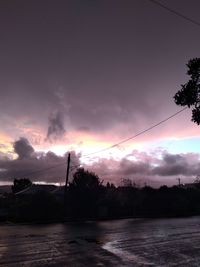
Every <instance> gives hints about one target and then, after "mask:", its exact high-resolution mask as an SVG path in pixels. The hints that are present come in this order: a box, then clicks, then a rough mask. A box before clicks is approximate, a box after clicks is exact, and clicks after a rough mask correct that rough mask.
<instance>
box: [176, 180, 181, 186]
mask: <svg viewBox="0 0 200 267" xmlns="http://www.w3.org/2000/svg"><path fill="white" fill-rule="evenodd" d="M177 180H178V186H181V178H177Z"/></svg>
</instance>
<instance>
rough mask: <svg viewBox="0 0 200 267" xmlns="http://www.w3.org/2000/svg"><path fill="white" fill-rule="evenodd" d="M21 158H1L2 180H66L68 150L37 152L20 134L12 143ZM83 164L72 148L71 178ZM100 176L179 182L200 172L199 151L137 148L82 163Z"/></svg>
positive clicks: (138, 181) (117, 180)
mask: <svg viewBox="0 0 200 267" xmlns="http://www.w3.org/2000/svg"><path fill="white" fill-rule="evenodd" d="M13 147H14V149H15V152H16V153H17V154H18V159H16V160H11V159H8V158H3V157H2V158H1V159H0V170H1V171H0V179H1V181H11V180H13V179H14V178H30V179H31V180H32V181H45V182H48V183H50V182H61V183H63V182H65V175H66V165H67V153H66V154H65V155H64V156H58V155H56V154H55V153H53V152H51V151H49V152H47V153H44V152H36V151H34V148H33V147H32V146H31V145H30V143H29V142H28V140H27V139H25V138H22V137H21V138H20V139H19V140H18V141H16V142H15V143H14V144H13ZM79 165H80V155H79V154H76V153H75V152H74V151H72V152H71V169H70V170H71V179H72V174H73V172H74V171H75V170H76V169H77V167H78V166H79ZM82 165H83V167H85V168H86V169H89V170H91V171H93V172H95V173H97V175H99V176H100V178H101V179H103V180H104V181H105V182H106V181H112V182H114V183H116V184H119V182H120V181H121V179H122V178H130V179H132V180H134V181H136V182H137V183H140V184H142V183H144V182H149V183H150V184H153V183H154V182H156V183H159V184H169V182H170V181H171V183H176V179H175V178H177V177H180V176H181V177H182V178H183V180H184V181H185V182H188V181H191V179H192V178H194V177H195V176H197V175H199V173H200V154H197V153H185V154H170V153H168V152H167V151H166V150H163V151H162V150H160V149H159V150H158V149H156V150H155V151H152V152H151V153H147V152H140V151H138V150H134V151H133V152H132V153H130V154H128V155H127V156H126V157H124V158H122V159H121V160H116V159H114V158H109V159H105V158H99V159H98V160H97V161H95V162H94V161H93V163H90V164H84V163H83V164H82Z"/></svg>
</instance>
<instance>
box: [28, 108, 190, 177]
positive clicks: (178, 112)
mask: <svg viewBox="0 0 200 267" xmlns="http://www.w3.org/2000/svg"><path fill="white" fill-rule="evenodd" d="M186 109H187V107H185V108H183V109H181V110H179V111H177V112H175V113H173V114H172V115H170V116H168V117H167V118H165V119H163V120H161V121H160V122H158V123H155V124H154V125H152V126H150V127H148V128H146V129H145V130H142V131H140V132H138V133H137V134H135V135H133V136H130V137H128V138H125V139H123V140H121V141H119V142H118V143H115V144H113V145H111V146H108V147H106V148H103V149H101V150H97V151H94V152H91V153H88V154H85V155H82V156H81V158H88V157H90V156H91V155H94V154H98V153H101V152H104V151H107V150H110V149H112V148H114V147H118V146H120V145H122V144H124V143H126V142H128V141H130V140H132V139H135V138H136V137H138V136H140V135H142V134H144V133H146V132H148V131H150V130H152V129H154V128H155V127H157V126H159V125H161V124H163V123H165V122H166V121H168V120H170V119H172V118H173V117H175V116H177V115H178V114H180V113H181V112H183V111H184V110H186ZM65 164H66V161H65V162H62V163H59V164H56V165H54V166H50V167H48V168H44V169H41V170H37V171H33V172H29V173H27V174H24V176H31V175H33V174H37V173H42V172H46V171H48V170H52V169H55V168H57V167H60V166H62V165H65ZM78 167H80V164H75V165H71V166H70V171H72V170H74V169H75V168H78Z"/></svg>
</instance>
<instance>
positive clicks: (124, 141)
mask: <svg viewBox="0 0 200 267" xmlns="http://www.w3.org/2000/svg"><path fill="white" fill-rule="evenodd" d="M186 109H187V107H185V108H183V109H181V110H179V111H177V112H175V113H174V114H172V115H170V116H169V117H167V118H165V119H163V120H161V121H160V122H158V123H156V124H154V125H152V126H150V127H148V128H147V129H145V130H142V131H141V132H138V133H137V134H135V135H133V136H130V137H128V138H125V139H123V140H121V141H120V142H118V143H115V144H113V145H111V146H108V147H106V148H103V149H101V150H98V151H95V152H91V153H89V154H85V155H83V156H82V157H81V158H87V157H89V156H91V155H94V154H97V153H101V152H104V151H107V150H109V149H112V148H114V147H117V146H120V145H121V144H123V143H126V142H128V141H130V140H132V139H134V138H136V137H138V136H140V135H142V134H144V133H146V132H148V131H150V130H152V129H153V128H155V127H157V126H159V125H161V124H163V123H164V122H166V121H168V120H170V119H172V118H173V117H175V116H177V115H178V114H180V113H181V112H183V111H184V110H186Z"/></svg>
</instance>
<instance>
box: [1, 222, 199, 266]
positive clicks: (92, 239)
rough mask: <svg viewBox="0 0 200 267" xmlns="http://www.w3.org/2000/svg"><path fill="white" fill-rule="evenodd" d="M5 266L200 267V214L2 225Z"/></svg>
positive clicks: (2, 262) (2, 261)
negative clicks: (168, 217) (178, 216)
mask: <svg viewBox="0 0 200 267" xmlns="http://www.w3.org/2000/svg"><path fill="white" fill-rule="evenodd" d="M0 266H4V267H7V266H9V267H11V266H13V267H17V266H58V267H62V266H72V267H79V266H92V267H93V266H106V267H109V266H116V267H117V266H135V267H137V266H181V267H182V266H183V267H184V266H187V267H188V266H200V217H193V218H181V219H138V220H134V219H130V220H118V221H107V222H87V223H75V224H74V223H68V224H54V225H34V226H32V225H17V226H16V225H1V226H0Z"/></svg>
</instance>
